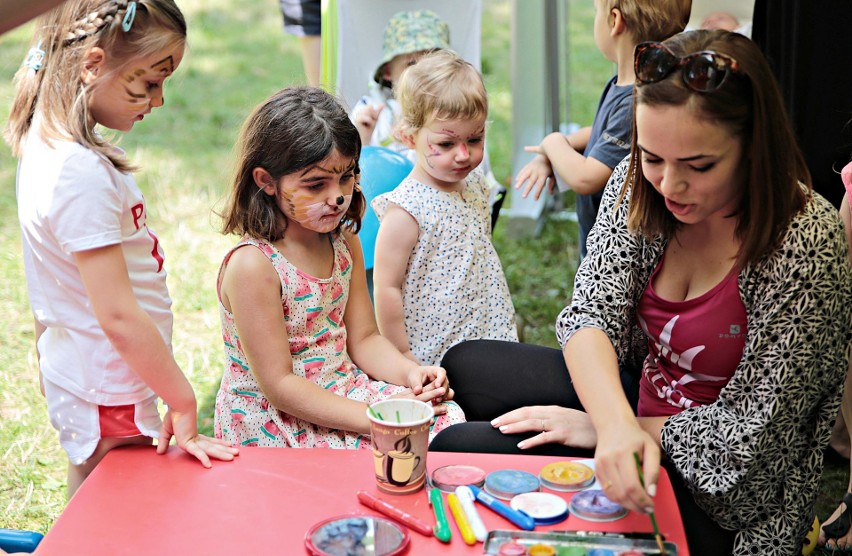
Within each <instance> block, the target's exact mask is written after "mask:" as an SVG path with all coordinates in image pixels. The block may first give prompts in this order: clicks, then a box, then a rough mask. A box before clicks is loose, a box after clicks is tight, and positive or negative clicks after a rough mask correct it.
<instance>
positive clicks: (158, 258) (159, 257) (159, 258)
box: [145, 227, 163, 272]
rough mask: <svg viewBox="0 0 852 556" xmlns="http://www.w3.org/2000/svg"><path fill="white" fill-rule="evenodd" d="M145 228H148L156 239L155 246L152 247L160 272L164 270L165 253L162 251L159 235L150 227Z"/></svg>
mask: <svg viewBox="0 0 852 556" xmlns="http://www.w3.org/2000/svg"><path fill="white" fill-rule="evenodd" d="M145 229H146V230H148V235H149V236H151V239H153V240H154V248H153V249H151V256H152V257H154V260H155V261H157V272H160V271H162V270H163V255H162V254H161V253H160V240H159V239H157V236H155V235H154V232H152V231H151V229H150V228H148V227H146V228H145Z"/></svg>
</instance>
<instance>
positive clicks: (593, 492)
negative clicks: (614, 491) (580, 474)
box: [570, 489, 627, 521]
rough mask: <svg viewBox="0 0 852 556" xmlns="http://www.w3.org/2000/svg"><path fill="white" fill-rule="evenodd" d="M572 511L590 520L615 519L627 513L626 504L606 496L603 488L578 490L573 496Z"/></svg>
mask: <svg viewBox="0 0 852 556" xmlns="http://www.w3.org/2000/svg"><path fill="white" fill-rule="evenodd" d="M570 508H571V512H572V513H573V514H574V515H576V516H577V517H580V518H583V519H586V520H588V521H615V520H616V519H621V518H622V517H624V516H626V515H627V510H626V509H625V508H624V506H622V505H620V504H616V503H615V502H613V501H612V500H610V499H609V498H607V497H606V495H605V494H604V492H603V491H602V490H598V489H590V490H584V491H581V492H578V493H577V494H575V495H574V496H573V497H572V498H571V506H570Z"/></svg>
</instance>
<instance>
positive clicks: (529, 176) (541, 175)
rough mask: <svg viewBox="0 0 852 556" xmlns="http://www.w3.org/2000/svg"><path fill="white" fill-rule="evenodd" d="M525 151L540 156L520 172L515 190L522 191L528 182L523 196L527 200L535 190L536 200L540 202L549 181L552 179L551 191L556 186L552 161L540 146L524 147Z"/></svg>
mask: <svg viewBox="0 0 852 556" xmlns="http://www.w3.org/2000/svg"><path fill="white" fill-rule="evenodd" d="M524 150H525V151H527V152H533V153H538V154H537V156H536V157H535V158H533V159H532V160H531V161H530V162H529V163H527V165H526V166H524V167H523V168H521V171H520V172H518V177H517V178H516V179H515V189H520V188H521V186H522V185H523V184H524V182H527V186H526V187H525V188H524V190H523V192H522V195H523V196H524V198H526V197H528V196H529V194H530V191H532V190H533V189H535V200H538V198H539V197H541V192H542V191H543V190H544V186H545V185H547V180H548V179H550V188H549V191H551V192H552V191H553V188H554V187H555V185H556V180H555V179H553V169H552V168H551V167H550V160H548V159H547V157H546V156H545V155H544V154H542V151H541V147H540V146H534V147H524Z"/></svg>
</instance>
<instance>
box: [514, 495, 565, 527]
mask: <svg viewBox="0 0 852 556" xmlns="http://www.w3.org/2000/svg"><path fill="white" fill-rule="evenodd" d="M509 505H510V506H512V508H514V509H516V510H521V511H523V512H525V513H526V514H528V515H529V516H530V517H532V518H533V519H534V520H535V524H536V525H553V524H554V523H559V522H561V521H565V520H566V519H568V502H566V501H565V499H564V498H562V497H561V496H557V495H555V494H550V493H549V492H525V493H524V494H519V495H517V496H515V497H514V498H512V501H511V502H509Z"/></svg>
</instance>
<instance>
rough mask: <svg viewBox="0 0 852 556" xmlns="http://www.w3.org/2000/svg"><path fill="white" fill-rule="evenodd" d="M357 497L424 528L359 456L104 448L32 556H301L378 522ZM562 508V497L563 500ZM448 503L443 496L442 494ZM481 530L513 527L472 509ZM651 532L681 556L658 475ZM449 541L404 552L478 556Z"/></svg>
mask: <svg viewBox="0 0 852 556" xmlns="http://www.w3.org/2000/svg"><path fill="white" fill-rule="evenodd" d="M564 459H565V458H557V457H547V456H517V455H495V454H467V453H441V452H430V453H429V460H428V463H429V469H430V470H431V469H435V468H437V467H440V466H443V465H449V464H454V463H464V464H469V465H476V466H478V467H481V468H482V469H484V470H485V471H486V472H490V471H495V470H498V469H519V470H522V471H529V472H531V473H535V474H538V472H539V470H540V469H541V468H542V467H543V466H544V465H546V464H548V463H551V462H553V461H560V460H564ZM361 489H363V490H367V491H368V492H372V493H374V494H376V495H377V496H379V497H380V498H382V499H384V500H386V501H388V502H390V503H392V504H394V505H396V506H398V507H400V508H402V509H404V510H406V511H408V512H409V513H411V514H413V515H415V516H417V517H419V518H421V519H423V520H425V521H427V522H429V523H434V517H433V514H432V510H431V508H429V506H428V503H427V498H426V491H425V490H422V491H420V492H418V493H415V494H411V495H405V496H394V495H390V494H385V493H382V492H380V491H379V490H378V489H377V488H376V487H375V480H374V478H373V462H372V457H371V455H370V452H369V451H363V450H352V451H349V450H331V449H321V448H315V449H301V450H299V449H277V448H242V449H241V451H240V456H239V457H238V458H237V459H236V460H235V461H234V462H231V463H228V462H214V463H213V469H204V468H203V467H201V466H200V464H199V463H198V462H197V461H195V460H194V459H193V458H191V457H190V456H188V455H186V454H184V453H182V452H181V451H180V450H178V449H177V448H175V447H171V448H170V449H169V451H168V453H167V454H166V455H164V456H158V455H157V454H156V453H155V451H154V448H153V447H148V446H144V447H142V446H135V447H126V448H120V449H117V450H113V451H112V452H110V453H109V454H108V455H107V456H106V457H105V458H104V460H103V461H102V462H101V464H100V465H98V467H97V468H96V469H95V470H94V472H93V473H92V475H91V476H90V477H89V478H88V479H87V480H86V481H85V483H83V486H82V487H81V488H80V489H79V490H78V491H77V494H76V495H75V496H74V498H73V499H72V500H71V501H70V502H69V503H68V506H67V507H66V509H65V511H64V512H63V513H62V515H61V516H59V518H58V519H57V520H56V523H55V524H54V526H53V528H52V529H51V530H50V532H49V533H48V534H47V535H46V536H45V538H44V540H43V541H42V542H41V544H40V546H39V548H38V554H39V556H49V555H52V554H53V555H61V556H68V555H70V554H86V555H88V556H98V555H110V556H113V555H121V554H187V555H193V556H194V555H196V554H198V555H201V554H203V555H211V556H215V555H220V554H221V555H229V556H230V555H236V554H240V555H241V554H287V555H299V554H306V550H305V548H304V536H305V532H306V531H307V530H308V529H309V528H310V527H311V526H312V525H314V524H316V523H318V522H320V521H323V520H325V519H327V518H330V517H334V516H338V515H343V514H349V513H361V514H370V515H380V514H377V513H376V512H374V511H372V510H370V509H368V508H366V507H364V506H362V505H361V504H359V503H358V501H357V499H356V497H355V492H356V491H357V490H361ZM561 494H562V495H564V496H565V497H566V498H569V497H570V495H571V494H570V493H561ZM445 498H446V496H445ZM477 508H478V510H479V513H480V515H481V516H482V520H483V521H484V522H485V526H486V527H487V528H488V529H489V530H494V529H504V530H505V529H516V527H514V526H513V525H512V524H511V523H510V522H508V521H506V520H505V519H503V518H502V517H500V516H499V515H497V514H495V513H494V512H492V511H491V510H489V509H488V508H486V507H484V506H481V505H480V504H478V503H477ZM656 516H657V522H658V525H659V527H660V532H661V533H662V534H663V536H665V537H666V539H667V540H668V541H671V542H674V543H675V544H677V545H678V552H679V554H681V555H688V554H689V550H688V547H687V545H686V537H685V535H684V531H683V525H682V523H681V518H680V512H679V511H678V509H677V504H676V502H675V498H674V493H673V492H672V487H671V484H670V482H669V480H668V476H667V475H666V474H665V470H661V478H660V481H659V485H658V489H657V497H656ZM450 522H451V525H450V527H451V529H452V533H453V536H452V540H451V542H450V543H449V544H446V545H445V544H442V543H441V542H439V541H438V540H437V539H435V538H434V537H425V536H422V535H420V534H418V533H415V532H414V531H411V532H410V535H411V545H410V549H409V550H408V553H409V554H413V555H419V554H482V551H483V545H482V543H477V544H475V545H473V546H468V545H466V544H464V542H463V541H462V539H461V535H460V534H459V532H458V530H457V529H456V528H455V524H454V523H453V522H452V517H450ZM548 530H579V531H621V532H625V531H636V532H651V531H652V527H651V523H650V519H649V517H648V516H647V515H640V514H635V513H631V514H629V515H628V516H627V517H625V518H623V519H620V520H618V521H614V522H608V523H597V522H591V521H586V520H583V519H580V518H578V517H576V516H574V515H571V516H570V517H569V518H568V520H566V521H563V522H562V523H559V524H556V525H551V526H539V527H536V531H548Z"/></svg>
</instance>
